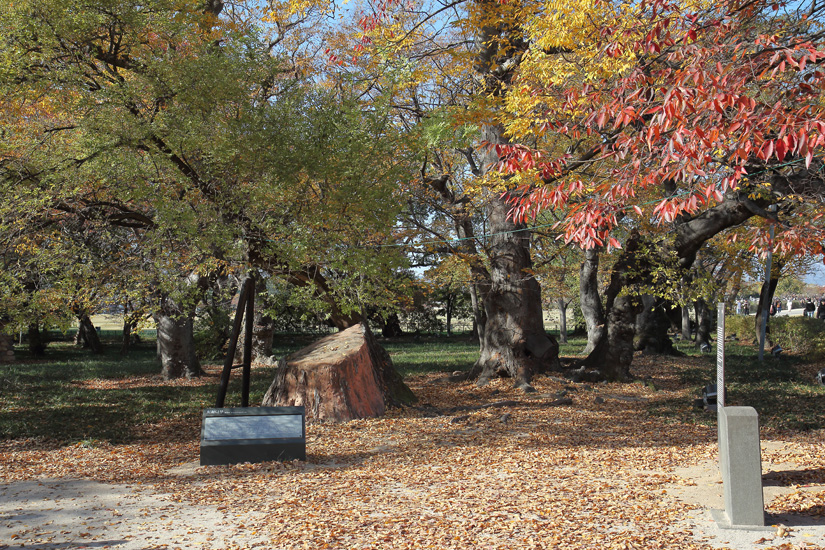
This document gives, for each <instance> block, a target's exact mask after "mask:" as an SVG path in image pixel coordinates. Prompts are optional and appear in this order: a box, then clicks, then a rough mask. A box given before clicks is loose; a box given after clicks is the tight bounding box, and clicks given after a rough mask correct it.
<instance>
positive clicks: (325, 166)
mask: <svg viewBox="0 0 825 550" xmlns="http://www.w3.org/2000/svg"><path fill="white" fill-rule="evenodd" d="M253 4H254V2H239V3H233V6H232V9H231V10H230V9H227V12H226V14H225V17H216V16H217V15H218V14H217V13H215V11H214V10H216V9H217V10H218V11H219V9H220V6H219V5H221V3H210V4H208V5H207V8H208V9H203V6H198V5H196V4H189V5H186V6H185V7H184V8H183V9H181V5H180V4H179V3H178V2H176V1H171V0H151V1H149V2H142V3H138V4H135V3H133V2H128V1H121V0H112V1H110V2H107V5H106V6H105V7H104V6H101V5H100V4H99V2H92V1H83V2H78V3H77V4H76V6H75V8H74V10H73V11H71V12H67V11H66V10H65V9H64V6H63V5H62V3H61V2H57V1H56V0H49V1H47V2H33V1H29V0H25V1H23V2H16V3H14V4H13V5H11V6H9V8H8V9H7V10H4V11H3V12H2V14H1V15H0V23H2V24H3V25H4V28H5V29H6V32H4V35H3V38H2V44H3V48H2V51H3V63H2V70H0V88H2V89H3V90H4V92H5V93H4V95H3V99H2V100H0V101H2V104H3V116H2V118H1V119H0V125H1V126H0V131H2V132H3V133H4V135H10V136H14V139H10V140H5V141H4V142H3V144H2V146H0V179H2V181H3V182H4V185H3V186H2V191H0V193H2V200H1V201H0V243H2V244H3V248H4V250H6V251H7V252H6V255H5V256H4V258H5V259H6V261H5V262H4V267H5V268H6V269H8V270H13V274H14V276H13V277H12V280H14V279H15V278H16V279H21V278H22V275H23V274H24V267H25V265H24V266H18V265H16V264H15V263H14V262H13V261H9V255H8V252H9V251H17V252H16V254H17V256H15V257H23V256H25V257H28V258H36V259H37V262H38V264H37V265H38V266H40V267H42V268H43V269H41V271H40V273H44V274H45V275H47V276H45V277H44V278H45V279H47V282H46V287H48V288H60V287H61V286H66V285H65V284H64V281H65V282H66V283H71V282H74V283H75V284H76V286H77V288H83V289H84V291H85V295H87V296H89V295H97V296H101V297H105V298H108V299H115V296H114V295H115V294H122V292H114V291H113V289H112V288H105V287H104V286H103V285H101V281H111V282H112V286H113V287H118V286H119V287H120V288H122V289H127V290H126V293H127V294H128V293H132V294H131V295H129V296H127V297H129V298H131V300H132V301H135V302H137V303H140V302H142V301H144V299H145V296H146V294H145V292H146V290H147V287H151V288H152V290H153V291H154V290H157V294H159V295H168V294H172V295H174V294H175V293H179V292H180V291H181V290H182V289H181V280H182V279H183V280H185V279H186V278H188V277H189V276H190V274H191V273H193V272H195V271H197V272H199V274H201V275H208V274H211V273H220V272H223V271H226V270H236V271H243V270H245V269H246V268H247V267H248V266H249V265H250V264H254V265H257V266H258V267H260V268H261V269H263V270H265V271H267V272H268V273H269V274H270V275H272V276H276V277H281V278H283V279H285V280H288V281H290V282H291V283H292V284H296V285H299V286H303V287H305V288H306V289H307V299H308V300H314V302H313V304H312V306H313V307H315V308H316V309H319V310H322V311H325V312H327V313H330V312H331V310H335V309H336V308H337V311H338V312H339V313H343V314H346V313H348V312H352V311H358V310H359V309H360V308H361V303H362V302H363V301H365V300H367V301H369V300H376V301H386V298H385V294H386V293H384V286H385V284H384V283H385V282H387V281H391V280H392V275H393V273H394V270H395V269H396V268H397V267H399V266H401V265H403V259H402V258H401V257H400V255H399V254H398V253H397V251H396V250H394V249H392V248H382V247H381V246H380V245H381V244H382V243H383V241H384V240H385V239H387V238H388V237H389V236H390V231H389V228H391V227H392V225H393V221H394V219H395V215H396V213H397V210H398V208H399V203H398V201H396V200H394V197H393V190H394V189H395V186H396V185H397V182H398V180H399V177H400V175H401V174H402V173H403V172H404V170H405V169H406V167H405V166H404V158H403V157H399V156H397V155H396V156H395V157H394V156H393V155H392V154H391V151H394V150H396V147H395V145H394V140H395V139H396V138H397V133H396V132H395V130H394V128H393V127H392V126H390V125H388V123H387V116H388V115H387V106H386V105H382V103H381V101H380V100H377V101H374V102H372V104H371V105H370V108H369V109H364V108H362V105H361V104H360V103H359V102H358V101H356V100H355V99H354V98H353V96H352V95H351V93H350V92H351V87H348V86H345V85H341V86H338V87H337V88H331V87H327V86H323V85H321V84H320V83H319V81H318V80H313V79H312V78H310V76H311V75H309V74H307V75H303V74H302V73H301V70H299V69H298V68H296V67H295V66H294V65H292V64H291V63H292V62H293V61H295V63H297V64H300V59H299V57H300V56H298V57H295V56H291V55H290V54H293V53H295V50H294V49H290V48H298V49H299V50H300V49H302V48H304V47H305V46H299V45H298V44H297V43H295V42H293V41H290V40H287V39H286V37H285V36H282V35H281V36H277V37H276V36H274V35H273V32H275V31H274V30H273V27H267V28H264V27H262V26H260V25H258V24H257V23H259V22H260V21H259V20H258V21H257V23H256V21H255V19H254V18H255V17H259V16H261V14H260V13H259V12H257V11H256V10H255V9H254V6H253ZM247 8H248V9H247ZM210 10H212V11H210ZM287 15H288V14H286V13H285V14H284V17H286V16H287ZM304 15H305V14H304ZM293 16H294V17H297V18H298V19H296V20H292V19H290V21H292V22H290V23H288V22H287V19H288V18H287V19H284V18H283V17H281V18H279V19H278V21H277V25H276V26H278V28H279V29H280V30H281V31H284V32H286V31H287V30H289V29H293V30H295V31H296V32H297V31H298V29H299V27H300V29H302V32H303V31H305V30H306V29H305V27H302V26H301V25H298V24H297V21H298V20H300V18H301V17H303V15H300V14H296V13H294V12H293V13H292V15H290V16H289V17H293ZM243 17H247V19H245V20H244V19H243ZM293 23H295V24H293ZM276 34H277V33H276ZM44 67H48V70H43V68H44ZM305 68H306V66H305ZM319 235H323V238H319ZM24 247H25V248H24ZM24 250H25V252H23V251H24ZM76 251H81V252H82V253H83V258H84V259H85V258H91V259H93V260H94V261H93V262H89V263H90V265H88V267H87V269H88V270H89V271H91V272H92V273H96V274H97V277H82V276H81V275H80V274H79V273H78V272H77V271H78V269H79V265H80V262H78V258H77V256H76V255H75V254H74V253H75V252H76ZM107 268H108V269H107ZM30 271H31V270H30ZM101 272H103V273H105V274H106V275H108V276H107V277H100V275H101V274H102V273H101ZM116 274H117V276H115V275H116ZM183 286H184V287H185V286H186V285H183ZM0 292H4V293H6V294H9V293H12V292H15V293H16V294H15V296H17V295H19V292H18V291H17V290H15V289H10V288H9V285H6V284H0ZM68 299H70V297H68V298H65V299H64V300H68ZM116 299H117V300H118V301H119V302H121V303H122V302H124V301H127V300H126V299H125V298H124V297H123V296H118V297H117V298H116ZM21 300H22V301H25V297H23V298H17V302H21ZM6 303H12V302H11V301H9V302H6ZM90 307H91V304H90ZM14 309H15V310H16V311H19V310H20V307H19V306H14Z"/></svg>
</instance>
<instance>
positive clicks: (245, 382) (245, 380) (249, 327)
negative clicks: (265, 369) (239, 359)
mask: <svg viewBox="0 0 825 550" xmlns="http://www.w3.org/2000/svg"><path fill="white" fill-rule="evenodd" d="M247 280H248V281H249V295H247V297H246V327H245V330H246V332H245V333H244V338H243V377H242V379H241V407H248V406H249V381H250V378H251V375H252V332H253V331H254V329H255V279H254V278H253V277H252V276H250V277H249V279H247Z"/></svg>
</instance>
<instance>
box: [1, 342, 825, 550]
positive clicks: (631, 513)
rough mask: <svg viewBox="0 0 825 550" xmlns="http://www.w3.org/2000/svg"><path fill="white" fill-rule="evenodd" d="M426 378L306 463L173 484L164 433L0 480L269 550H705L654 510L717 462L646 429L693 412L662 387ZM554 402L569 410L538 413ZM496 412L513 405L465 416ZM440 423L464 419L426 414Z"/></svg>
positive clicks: (799, 442) (675, 506) (331, 428)
mask: <svg viewBox="0 0 825 550" xmlns="http://www.w3.org/2000/svg"><path fill="white" fill-rule="evenodd" d="M657 360H659V361H660V360H661V359H657ZM646 368H647V369H651V370H652V369H657V372H662V369H661V365H656V364H653V363H652V361H649V360H648V361H647V362H646V360H645V358H640V359H639V365H638V367H637V369H638V370H639V371H642V372H643V371H644V370H645V369H646ZM438 376H439V375H422V376H417V377H414V378H412V379H410V380H409V385H410V386H411V388H412V389H413V391H414V392H415V393H416V395H417V396H418V398H419V402H418V404H417V405H416V407H414V408H401V409H394V410H392V411H390V412H389V414H387V415H386V416H385V417H383V418H378V419H367V420H356V421H351V422H347V423H341V424H321V423H309V424H308V426H307V454H308V460H307V461H306V462H297V461H295V462H288V463H264V464H241V465H236V466H224V467H217V466H211V467H199V468H196V469H190V470H188V471H187V472H186V473H179V472H177V470H176V467H180V466H181V465H186V464H189V463H192V462H193V461H197V460H198V453H199V447H198V445H199V441H198V434H199V429H200V426H199V425H186V424H181V423H180V422H177V421H176V420H175V419H169V420H168V421H166V422H162V423H159V424H155V425H150V426H147V427H146V428H145V433H144V434H143V438H142V439H141V441H139V442H136V443H132V444H127V445H111V444H108V443H106V442H94V444H91V445H75V446H72V447H64V448H54V447H51V446H49V445H48V444H46V443H45V442H40V441H31V440H25V441H9V442H4V443H2V444H0V452H2V458H3V459H2V463H0V477H2V478H3V479H5V480H6V481H11V480H18V479H27V478H33V477H40V476H48V477H59V476H71V477H83V478H91V479H95V480H99V481H106V482H119V483H127V484H134V485H145V486H150V487H151V488H153V489H154V490H157V491H162V492H165V493H168V494H169V495H170V497H171V498H172V499H173V500H176V501H180V502H181V503H187V502H191V503H198V504H212V505H215V506H218V507H221V508H222V509H224V510H229V511H232V512H233V513H235V514H238V513H241V512H250V513H251V515H249V516H248V517H249V518H250V519H249V521H248V522H247V523H246V524H244V525H238V526H237V530H238V533H239V540H241V537H242V536H243V534H244V533H256V534H258V535H260V534H261V533H266V534H267V536H268V538H269V539H270V541H271V545H270V546H271V547H272V548H289V549H299V548H314V549H315V548H399V549H401V548H438V549H449V548H480V549H487V548H490V549H499V548H501V549H504V548H507V549H510V548H560V549H561V548H571V549H572V548H576V549H579V548H581V549H584V548H600V549H601V548H603V549H612V548H645V549H648V548H672V549H677V548H679V549H693V548H709V546H708V545H707V544H706V543H704V542H702V541H701V540H697V539H696V538H695V537H694V535H693V533H692V531H691V529H690V520H689V515H690V514H691V513H693V512H694V511H693V510H691V507H690V506H689V505H686V504H684V503H679V502H677V501H675V500H673V499H670V498H667V497H666V495H664V494H663V493H664V488H665V486H666V485H667V484H672V483H682V484H689V483H690V481H689V480H684V479H681V478H679V477H678V476H676V475H675V474H674V473H673V470H674V469H675V468H677V467H679V468H682V467H686V466H691V465H695V464H698V463H700V462H702V461H706V460H710V459H714V458H715V457H716V433H715V429H714V428H711V427H708V426H701V425H688V424H678V423H667V422H665V421H664V420H662V419H660V418H655V417H651V416H649V415H648V414H647V406H648V405H649V404H650V403H651V402H655V401H656V400H661V399H673V398H678V397H681V398H684V399H685V406H686V407H689V406H690V405H691V403H690V399H689V397H690V396H686V395H685V394H684V392H683V389H681V388H679V387H678V384H677V383H676V382H675V381H674V380H670V379H668V378H657V380H656V385H657V387H658V388H659V391H656V390H655V389H653V388H650V387H648V386H645V385H641V384H605V385H586V384H585V385H582V384H568V383H565V382H563V381H561V380H558V379H554V378H552V377H538V378H537V379H536V380H535V381H534V382H535V384H534V385H535V387H536V390H537V391H536V393H529V394H527V393H522V392H520V391H517V390H515V389H513V388H512V387H511V386H510V382H509V381H508V380H498V381H494V382H493V383H491V384H489V385H488V386H485V387H483V388H478V387H476V386H475V385H474V384H472V383H458V384H440V383H436V380H437V378H438ZM151 382H152V380H142V379H141V380H132V381H119V382H118V383H119V384H121V385H122V384H127V385H128V384H143V383H151ZM564 392H566V393H564ZM680 392H681V393H680ZM561 394H564V395H565V396H566V397H569V398H571V399H572V405H567V406H564V405H563V406H549V404H550V403H553V402H554V401H556V400H557V399H558V398H559V396H560V395H561ZM596 397H600V398H601V399H599V400H597V399H596ZM497 401H514V402H515V404H511V405H508V406H502V407H486V408H477V407H475V406H476V405H483V404H488V403H492V402H497ZM450 409H453V410H455V411H460V412H455V413H449V412H448V413H446V414H437V412H438V411H441V412H444V411H449V410H450ZM434 411H436V412H434ZM457 417H461V418H460V419H459V420H458V421H456V422H453V420H454V419H455V418H457ZM821 435H822V434H821V433H819V434H808V435H800V436H794V437H790V438H789V439H788V440H787V441H786V445H784V446H783V448H782V449H783V450H782V451H776V452H774V453H772V454H770V453H768V454H767V456H763V458H764V459H765V460H769V461H775V462H777V463H779V462H781V463H783V464H795V465H797V466H798V468H799V469H800V470H806V471H811V472H817V471H819V470H820V469H825V456H824V455H823V453H822V452H821V446H819V445H820V443H819V442H818V439H819V438H821ZM185 469H186V468H183V470H185ZM823 471H825V470H823ZM812 479H813V481H815V482H822V479H820V478H812ZM822 503H823V492H822V491H819V492H800V493H799V494H797V493H793V494H791V495H788V496H787V497H785V498H782V499H778V500H777V501H776V502H774V503H772V505H771V509H770V511H772V512H776V513H779V512H794V513H808V514H812V515H819V516H823V515H825V511H824V510H823V506H822Z"/></svg>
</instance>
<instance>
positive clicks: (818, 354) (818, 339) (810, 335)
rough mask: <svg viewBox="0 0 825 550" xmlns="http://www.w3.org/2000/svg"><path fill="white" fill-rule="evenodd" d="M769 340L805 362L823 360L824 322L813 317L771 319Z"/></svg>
mask: <svg viewBox="0 0 825 550" xmlns="http://www.w3.org/2000/svg"><path fill="white" fill-rule="evenodd" d="M770 331H771V332H770V340H771V342H772V343H774V344H778V345H779V346H780V347H781V348H782V349H783V350H785V351H786V352H790V353H793V354H795V355H799V356H802V357H804V358H805V360H807V361H822V360H825V322H823V321H822V320H821V319H815V318H813V317H804V316H803V317H785V316H782V317H773V318H771V320H770Z"/></svg>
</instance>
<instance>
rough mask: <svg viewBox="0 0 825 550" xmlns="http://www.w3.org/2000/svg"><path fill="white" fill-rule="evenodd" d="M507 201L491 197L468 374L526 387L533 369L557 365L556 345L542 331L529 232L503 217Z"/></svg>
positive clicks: (506, 208) (481, 381) (479, 380)
mask: <svg viewBox="0 0 825 550" xmlns="http://www.w3.org/2000/svg"><path fill="white" fill-rule="evenodd" d="M508 212H509V206H508V204H507V203H506V202H505V201H504V200H503V199H501V198H497V199H494V200H492V201H491V204H490V207H489V224H490V225H489V227H490V232H491V234H492V236H491V237H490V242H489V255H490V278H489V282H488V284H487V285H484V286H485V288H483V290H482V296H483V304H484V311H485V314H486V323H485V325H484V331H483V332H482V333H481V339H480V347H481V353H480V356H479V358H478V361H476V363H475V365H474V366H473V369H472V371H471V373H470V376H471V377H472V378H476V379H477V382H478V384H479V385H483V384H486V383H487V382H488V381H489V380H490V379H491V378H493V377H497V376H506V377H511V378H513V381H514V384H515V385H516V386H517V387H519V388H522V389H525V390H529V389H530V381H531V379H532V377H533V375H534V374H537V373H541V372H546V371H547V370H549V369H551V368H558V366H559V365H558V356H559V345H558V343H557V342H556V341H555V340H554V339H553V338H551V337H550V336H549V335H548V334H547V333H546V332H545V331H544V318H543V315H542V310H541V287H540V286H539V283H538V281H537V280H536V278H535V277H534V276H533V275H532V273H531V269H532V267H533V262H532V259H531V257H530V233H529V232H528V231H519V230H521V229H523V228H524V226H522V225H516V224H514V223H513V222H512V220H510V219H509V218H508V216H507V214H508Z"/></svg>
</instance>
